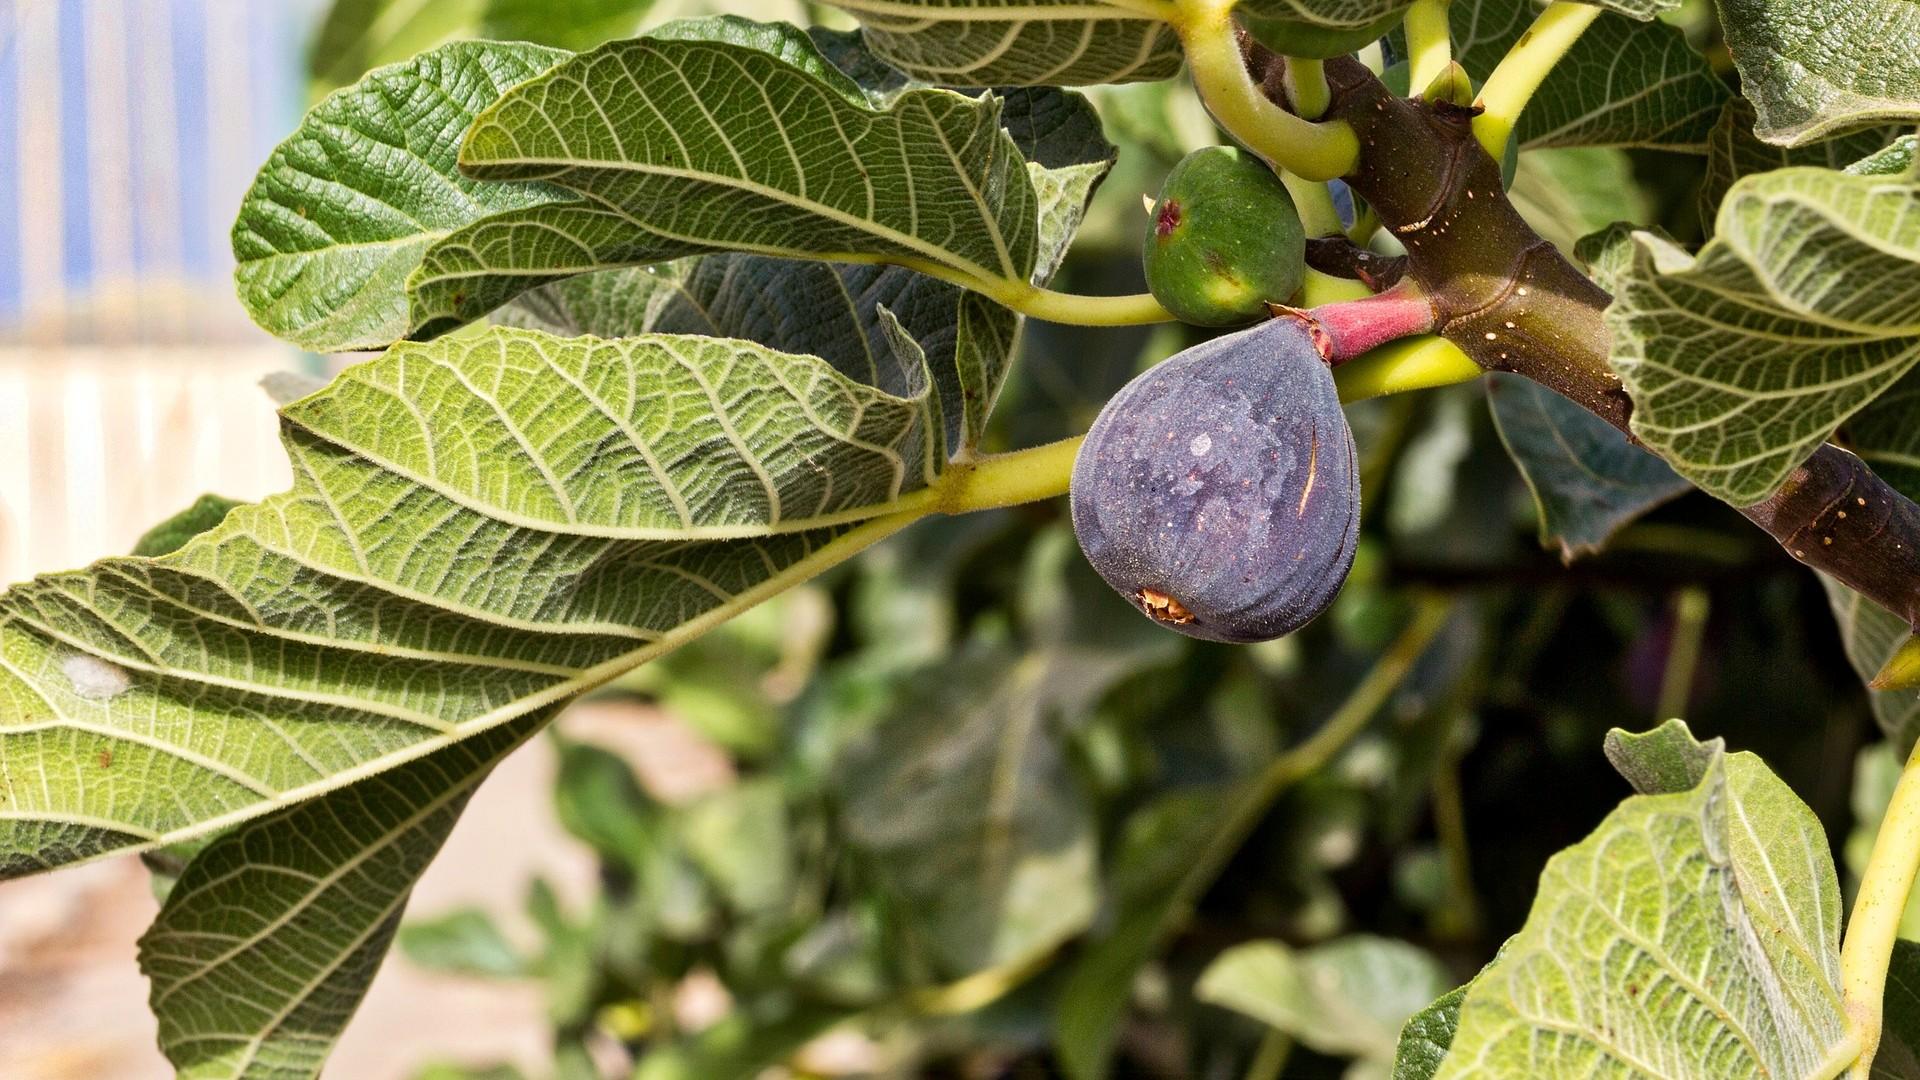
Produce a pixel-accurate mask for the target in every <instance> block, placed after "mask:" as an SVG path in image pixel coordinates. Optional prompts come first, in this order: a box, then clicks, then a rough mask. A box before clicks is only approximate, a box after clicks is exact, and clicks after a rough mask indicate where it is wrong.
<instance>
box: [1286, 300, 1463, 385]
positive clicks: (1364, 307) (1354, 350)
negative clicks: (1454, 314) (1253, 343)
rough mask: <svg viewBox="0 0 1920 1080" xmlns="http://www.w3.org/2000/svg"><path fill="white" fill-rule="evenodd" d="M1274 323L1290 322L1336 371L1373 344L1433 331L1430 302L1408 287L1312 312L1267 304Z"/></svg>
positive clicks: (1310, 309)
mask: <svg viewBox="0 0 1920 1080" xmlns="http://www.w3.org/2000/svg"><path fill="white" fill-rule="evenodd" d="M1268 306H1269V308H1270V309H1271V310H1272V312H1273V314H1274V316H1275V317H1276V318H1282V319H1293V320H1295V321H1296V322H1299V323H1300V324H1301V325H1303V326H1305V327H1306V328H1307V332H1308V333H1309V334H1311V335H1312V336H1313V347H1314V348H1315V349H1316V350H1317V351H1318V352H1319V353H1320V358H1321V359H1322V360H1325V361H1326V362H1327V364H1328V365H1329V366H1334V367H1337V366H1339V365H1341V364H1344V363H1346V362H1347V361H1349V360H1352V359H1353V358H1354V357H1356V356H1359V355H1360V354H1361V353H1364V352H1366V351H1368V350H1369V349H1372V348H1374V347H1375V346H1378V345H1384V344H1386V343H1387V342H1389V341H1394V340H1396V339H1399V338H1403V337H1410V336H1412V335H1414V334H1426V333H1431V332H1432V331H1433V328H1434V325H1435V318H1434V312H1433V302H1432V301H1431V300H1429V299H1428V298H1427V294H1426V293H1424V292H1422V291H1421V290H1420V289H1419V288H1418V287H1417V286H1415V285H1414V284H1413V283H1412V282H1407V281H1403V282H1401V283H1400V284H1398V285H1395V286H1394V287H1393V288H1391V289H1388V290H1387V291H1386V292H1383V293H1378V294H1376V295H1374V296H1367V297H1362V298H1361V299H1359V300H1341V301H1338V302H1335V303H1331V304H1321V305H1320V306H1319V307H1316V308H1291V307H1285V306H1282V305H1279V304H1271V305H1268Z"/></svg>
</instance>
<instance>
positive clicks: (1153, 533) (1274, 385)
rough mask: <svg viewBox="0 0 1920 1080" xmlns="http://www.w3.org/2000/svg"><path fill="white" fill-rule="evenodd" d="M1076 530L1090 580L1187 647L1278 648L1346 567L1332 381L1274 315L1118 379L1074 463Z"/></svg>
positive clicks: (1347, 487) (1345, 441)
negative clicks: (1093, 575) (1271, 643)
mask: <svg viewBox="0 0 1920 1080" xmlns="http://www.w3.org/2000/svg"><path fill="white" fill-rule="evenodd" d="M1071 501H1072V504H1073V530H1074V533H1075V535H1076V536H1078V537H1079V540H1080V549H1081V550H1082V551H1083V552H1085V553H1086V556H1087V561H1089V562H1091V563H1092V564H1093V567H1094V569H1095V570H1098V571H1099V572H1100V576H1101V577H1102V578H1105V579H1106V582H1107V584H1108V585H1111V586H1112V587H1113V588H1114V589H1115V590H1116V591H1117V592H1119V593H1120V595H1121V596H1123V597H1125V598H1126V599H1127V600H1129V601H1131V602H1132V603H1133V604H1134V606H1136V607H1138V608H1140V609H1141V610H1142V611H1143V612H1145V613H1146V614H1147V616H1148V617H1150V618H1152V619H1154V620H1155V621H1157V622H1160V623H1161V624H1163V625H1166V626H1169V627H1171V628H1172V629H1175V630H1178V631H1179V632H1181V633H1183V634H1187V635H1189V636H1191V637H1197V638H1205V639H1208V640H1210V641H1230V642H1251V641H1265V640H1268V639H1270V638H1276V637H1280V636H1282V635H1285V634H1289V633H1292V632H1293V631H1295V630H1297V629H1299V628H1300V627H1302V626H1305V625H1306V624H1307V623H1308V622H1310V621H1312V619H1313V618H1314V616H1316V615H1318V614H1320V613H1321V612H1322V611H1324V610H1326V608H1327V606H1328V605H1329V604H1331V603H1332V602H1333V598H1334V596H1335V595H1336V594H1338V593H1339V591H1340V585H1341V583H1342V582H1344V581H1345V580H1346V577H1347V571H1348V570H1350V569H1351V568H1352V567H1353V556H1354V549H1355V545H1356V544H1357V542H1358V540H1359V533H1360V478H1359V469H1358V466H1357V464H1356V457H1355V453H1354V445H1353V432H1352V430H1351V429H1349V428H1348V426H1347V419H1346V414H1345V413H1343V412H1341V410H1340V399H1339V396H1338V394H1337V393H1336V391H1335V389H1334V383H1333V374H1332V372H1331V371H1329V370H1328V368H1327V365H1326V363H1325V362H1324V361H1322V360H1321V358H1320V355H1319V354H1318V353H1317V352H1316V351H1315V350H1314V346H1313V342H1312V340H1311V338H1310V337H1309V335H1308V333H1307V330H1306V328H1305V327H1303V326H1301V325H1300V324H1299V323H1297V322H1294V321H1292V320H1288V319H1274V320H1271V321H1269V322H1266V323H1262V324H1261V325H1259V326H1255V327H1252V328H1250V329H1247V330H1242V331H1240V332H1238V333H1234V334H1229V335H1226V336H1224V337H1218V338H1215V339H1213V340H1212V341H1208V342H1205V343H1203V344H1200V345H1196V346H1194V347H1193V348H1191V349H1188V350H1186V351H1185V352H1182V353H1180V354H1178V355H1177V356H1174V357H1173V358H1172V359H1170V360H1167V361H1166V362H1165V363H1162V364H1160V365H1159V366H1158V367H1155V368H1153V369H1151V370H1149V371H1147V372H1146V373H1145V374H1143V375H1141V376H1140V377H1138V378H1136V379H1134V380H1133V382H1131V383H1129V384H1128V385H1127V386H1126V387H1125V388H1124V389H1122V390H1121V391H1120V392H1119V393H1118V394H1116V395H1114V397H1113V399H1112V400H1111V401H1109V402H1108V403H1107V406H1106V408H1104V409H1102V410H1101V412H1100V416H1099V418H1098V419H1096V420H1095V421H1094V423H1093V427H1092V429H1091V430H1089V431H1088V432H1087V438H1086V441H1085V442H1084V443H1083V444H1081V447H1080V453H1079V456H1078V457H1077V458H1076V459H1075V461H1074V466H1073V481H1072V490H1071Z"/></svg>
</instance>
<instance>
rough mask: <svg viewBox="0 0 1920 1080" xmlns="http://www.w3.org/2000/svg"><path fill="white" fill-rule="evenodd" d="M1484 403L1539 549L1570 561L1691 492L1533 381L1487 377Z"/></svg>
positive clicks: (1609, 429)
mask: <svg viewBox="0 0 1920 1080" xmlns="http://www.w3.org/2000/svg"><path fill="white" fill-rule="evenodd" d="M1487 400H1488V403H1489V404H1490V405H1491V406H1492V408H1493V418H1494V421H1495V423H1496V425H1497V426H1498V427H1499V429H1500V439H1501V441H1502V442H1504V443H1506V446H1507V451H1508V452H1509V453H1511V454H1512V455H1513V460H1514V463H1515V464H1516V465H1518V466H1520V475H1521V476H1523V477H1525V478H1526V481H1527V486H1528V487H1529V488H1530V489H1532V491H1533V499H1534V503H1535V505H1536V506H1538V507H1539V509H1540V542H1541V543H1543V544H1550V545H1557V546H1558V547H1559V549H1560V553H1561V556H1562V558H1564V559H1566V560H1567V561H1569V562H1571V561H1572V560H1573V559H1575V558H1577V557H1579V556H1580V555H1583V554H1588V553H1592V552H1596V551H1599V550H1600V549H1601V548H1602V547H1604V546H1606V542H1607V540H1608V539H1609V538H1611V537H1612V536H1613V534H1614V533H1615V532H1617V531H1619V529H1620V528H1621V527H1622V526H1624V525H1626V524H1627V523H1628V522H1631V521H1632V520H1634V519H1635V518H1637V517H1639V516H1640V515H1641V514H1644V513H1646V512H1647V511H1648V510H1651V509H1653V508H1654V507H1656V506H1658V505H1660V504H1661V503H1663V502H1666V501H1667V500H1668V499H1671V498H1674V497H1675V496H1678V495H1679V494H1680V493H1682V492H1684V491H1686V490H1687V489H1688V487H1689V486H1690V485H1688V483H1687V482H1686V481H1685V480H1683V479H1681V478H1680V477H1679V476H1677V475H1675V474H1674V471H1673V470H1672V469H1671V468H1669V467H1668V466H1667V463H1666V462H1664V461H1661V460H1660V459H1659V458H1657V457H1654V456H1653V455H1652V454H1649V453H1647V452H1646V451H1645V450H1642V449H1641V448H1639V447H1637V446H1635V445H1633V444H1632V443H1630V442H1628V441H1627V437H1626V436H1625V435H1624V434H1622V433H1621V432H1620V431H1619V429H1617V428H1615V427H1614V426H1613V425H1611V424H1609V423H1607V422H1606V421H1604V420H1602V419H1600V418H1599V417H1597V416H1595V415H1593V414H1592V413H1591V412H1588V411H1587V410H1586V409H1584V408H1582V407H1580V406H1579V405H1576V404H1574V403H1573V402H1571V401H1568V400H1567V399H1566V398H1564V397H1561V396H1560V395H1559V394H1556V393H1554V392H1553V391H1552V390H1549V389H1547V388H1546V387H1544V386H1541V385H1540V384H1539V383H1536V382H1533V381H1532V380H1530V379H1525V378H1522V377H1520V376H1518V375H1502V374H1498V373H1496V374H1494V375H1491V376H1489V377H1488V382H1487Z"/></svg>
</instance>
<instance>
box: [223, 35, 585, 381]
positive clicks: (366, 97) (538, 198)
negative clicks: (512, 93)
mask: <svg viewBox="0 0 1920 1080" xmlns="http://www.w3.org/2000/svg"><path fill="white" fill-rule="evenodd" d="M566 55H567V54H565V53H562V52H559V51H557V50H553V49H544V48H540V47H538V46H533V45H505V44H483V43H477V42H467V43H459V44H453V45H447V46H443V47H441V48H438V49H435V50H433V51H432V52H429V53H424V54H422V55H420V56H417V57H415V58H413V59H412V60H408V61H406V62H405V63H401V64H397V65H394V66H392V67H386V68H381V69H379V70H377V71H375V72H373V73H371V74H369V75H368V76H367V77H366V78H365V79H363V80H362V81H361V82H359V83H358V84H356V85H354V86H351V87H348V88H347V89H344V90H341V91H339V92H337V93H335V94H333V95H332V96H330V97H328V98H327V99H326V100H325V101H323V102H321V103H320V104H319V105H318V106H315V108H314V110H313V111H312V112H311V113H309V114H308V115H307V117H306V119H305V120H303V121H302V122H301V125H300V129H299V130H298V131H296V132H295V133H294V134H293V136H292V137H290V138H289V139H288V140H287V141H286V142H284V143H282V144H281V145H280V147H279V148H278V149H276V150H275V151H274V152H273V156H272V157H271V158H269V159H267V163H266V165H265V166H264V167H263V168H262V169H261V170H260V175H259V177H258V178H256V179H255V180H254V183H253V187H252V189H251V190H249V191H248V192H247V198H246V201H245V202H244V203H242V204H241V207H240V217H239V220H238V221H236V222H235V223H234V227H233V253H234V258H235V260H236V261H237V262H238V263H239V268H238V270H237V271H236V272H235V280H236V282H237V283H238V285H239V289H240V299H241V302H242V303H244V304H245V305H246V307H247V310H248V312H249V313H250V314H252V316H253V318H254V320H255V321H257V322H258V323H259V324H260V325H261V326H263V327H265V328H266V329H268V330H270V331H272V332H273V333H275V334H277V335H279V336H280V337H283V338H285V339H287V340H288V341H291V342H293V343H294V344H296V345H301V346H304V347H306V348H310V349H315V350H319V351H341V350H347V349H367V348H377V347H381V346H384V345H386V344H388V343H389V342H392V341H395V340H397V339H399V338H402V337H405V336H406V331H407V300H406V295H405V293H404V291H403V287H404V285H405V282H406V278H407V275H408V274H410V273H412V272H413V269H414V267H415V266H417V265H419V262H420V257H421V255H422V254H423V253H424V252H425V251H426V250H427V248H428V247H429V246H431V245H432V244H433V242H434V241H436V240H438V239H439V238H441V237H443V236H445V235H447V234H448V233H450V232H452V231H454V230H455V229H458V228H459V227H461V226H463V225H466V224H469V223H471V222H473V221H475V220H478V219H479V218H482V217H485V216H487V215H488V214H493V213H498V212H500V211H504V210H511V209H517V208H522V207H527V206H533V205H536V204H539V203H543V202H551V201H553V200H555V199H557V198H561V197H564V194H565V193H564V192H561V191H559V190H557V189H554V188H548V187H545V186H543V185H539V184H495V183H483V182H481V181H478V180H474V179H472V178H469V177H465V176H462V175H460V173H459V170H458V169H457V168H456V167H455V159H456V157H457V155H458V153H459V148H460V136H461V133H462V132H464V131H465V130H466V129H467V125H468V124H470V123H471V122H472V121H473V118H474V116H476V115H477V114H478V113H479V112H480V111H481V110H482V109H484V108H486V107H487V106H488V105H491V104H492V103H493V102H494V101H495V100H497V99H498V98H499V96H500V94H501V92H502V91H504V90H506V89H507V88H508V87H510V86H512V85H514V84H515V83H518V82H520V81H522V80H524V79H527V78H531V77H532V76H534V75H538V74H539V73H540V72H542V71H545V70H546V69H547V68H548V67H550V66H552V65H553V64H555V63H557V62H559V61H560V60H561V59H562V58H563V57H565V56H566Z"/></svg>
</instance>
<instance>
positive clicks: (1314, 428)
mask: <svg viewBox="0 0 1920 1080" xmlns="http://www.w3.org/2000/svg"><path fill="white" fill-rule="evenodd" d="M1307 424H1308V430H1307V434H1308V437H1309V438H1311V439H1312V440H1313V443H1312V445H1310V446H1308V447H1307V482H1306V484H1305V485H1303V486H1302V487H1301V488H1300V505H1299V506H1298V507H1296V508H1294V511H1293V516H1294V517H1299V518H1303V517H1306V516H1307V500H1308V499H1309V498H1311V497H1312V495H1313V482H1314V481H1315V480H1317V479H1319V478H1320V422H1319V421H1318V420H1314V419H1312V418H1311V417H1309V418H1308V420H1307Z"/></svg>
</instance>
